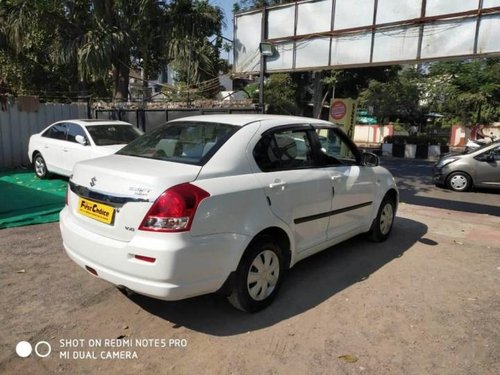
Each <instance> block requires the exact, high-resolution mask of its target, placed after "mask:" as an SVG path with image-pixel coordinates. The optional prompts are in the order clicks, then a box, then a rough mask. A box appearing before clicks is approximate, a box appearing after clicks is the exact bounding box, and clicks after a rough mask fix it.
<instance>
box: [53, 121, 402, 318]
mask: <svg viewBox="0 0 500 375" xmlns="http://www.w3.org/2000/svg"><path fill="white" fill-rule="evenodd" d="M397 205H398V190H397V188H396V184H395V182H394V178H393V177H392V175H391V174H390V173H389V172H388V171H387V170H386V169H384V168H382V167H380V166H378V158H377V156H375V155H373V154H369V153H361V152H360V151H359V150H358V149H357V147H356V146H355V145H354V143H353V142H352V141H351V140H350V139H349V138H348V137H347V136H346V135H345V134H344V133H343V132H342V131H341V130H340V128H339V127H338V126H336V125H334V124H332V123H329V122H326V121H321V120H315V119H310V118H302V117H290V116H271V115H260V114H258V115H209V116H197V117H189V118H184V119H178V120H175V121H171V122H169V123H167V124H165V125H163V126H160V127H158V128H156V129H155V130H153V131H151V132H149V133H146V134H145V135H143V136H141V137H139V138H138V139H136V140H135V141H132V142H131V143H130V144H129V145H128V146H126V147H124V148H123V149H122V150H120V151H119V152H117V153H116V154H114V155H111V156H108V157H104V158H99V159H94V160H89V161H85V162H81V163H78V164H76V166H75V168H74V171H73V175H72V177H71V178H70V181H69V187H68V198H67V204H66V206H65V208H64V209H63V211H62V212H61V220H60V228H61V233H62V238H63V243H64V247H65V249H66V252H67V254H68V255H69V257H70V258H71V259H73V260H74V261H75V262H76V263H77V264H78V265H80V266H81V267H82V268H84V269H86V270H87V271H88V272H90V273H91V274H93V275H95V276H98V277H100V278H102V279H104V280H107V281H109V282H111V283H113V284H115V285H117V286H118V287H120V288H121V289H130V290H133V291H135V292H138V293H140V294H144V295H147V296H151V297H155V298H159V299H164V300H179V299H183V298H187V297H192V296H197V295H201V294H206V293H212V292H216V291H219V292H222V293H225V294H226V295H227V296H228V299H229V301H230V302H231V303H232V304H233V305H234V306H235V307H237V308H238V309H241V310H244V311H248V312H254V311H258V310H260V309H262V308H264V307H266V306H267V305H269V303H271V301H272V300H273V299H274V298H275V296H276V294H277V292H278V289H279V287H280V284H281V282H282V280H283V276H284V274H285V272H286V270H287V269H289V268H290V267H292V266H293V265H295V264H296V263H297V262H298V261H300V260H301V259H304V258H306V257H308V256H310V255H312V254H314V253H317V252H319V251H321V250H324V249H327V248H329V247H330V246H332V245H334V244H336V243H339V242H341V241H344V240H346V239H348V238H350V237H353V236H356V235H358V234H361V233H367V235H368V237H369V238H370V239H372V240H375V241H382V240H385V239H386V238H387V237H388V236H389V234H390V232H391V228H392V224H393V220H394V216H395V213H396V209H397Z"/></svg>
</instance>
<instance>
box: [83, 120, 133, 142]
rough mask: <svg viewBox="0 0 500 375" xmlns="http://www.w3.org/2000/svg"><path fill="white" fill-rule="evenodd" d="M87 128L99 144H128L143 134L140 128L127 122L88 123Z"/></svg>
mask: <svg viewBox="0 0 500 375" xmlns="http://www.w3.org/2000/svg"><path fill="white" fill-rule="evenodd" d="M85 128H86V129H87V131H88V132H89V133H90V136H91V137H92V139H93V140H94V143H95V144H96V145H97V146H109V145H123V144H127V143H130V142H132V141H133V140H134V139H136V138H137V137H139V136H140V135H141V134H142V132H141V131H140V130H139V129H137V128H134V127H133V126H132V125H126V124H121V125H118V124H109V125H88V126H86V127H85Z"/></svg>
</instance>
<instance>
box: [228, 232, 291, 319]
mask: <svg viewBox="0 0 500 375" xmlns="http://www.w3.org/2000/svg"><path fill="white" fill-rule="evenodd" d="M284 270H285V266H284V256H283V250H282V249H281V248H280V247H279V245H278V244H277V243H276V242H275V241H274V240H273V239H272V237H269V236H263V237H259V238H257V239H255V240H254V241H253V242H252V243H251V244H250V246H249V248H248V249H247V251H246V252H245V254H244V255H243V258H242V259H241V261H240V264H239V266H238V269H237V270H236V275H235V278H234V285H233V290H232V292H231V294H230V295H229V297H228V300H229V302H230V303H231V304H232V305H233V306H234V307H236V308H237V309H238V310H242V311H246V312H257V311H259V310H262V309H264V308H265V307H267V306H269V304H270V303H271V302H272V301H273V300H274V298H275V296H276V294H277V292H278V289H279V286H280V284H281V280H282V277H283V273H284Z"/></svg>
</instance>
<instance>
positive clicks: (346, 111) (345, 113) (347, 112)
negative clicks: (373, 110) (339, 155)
mask: <svg viewBox="0 0 500 375" xmlns="http://www.w3.org/2000/svg"><path fill="white" fill-rule="evenodd" d="M356 107H357V102H356V100H353V99H332V101H331V103H330V118H329V120H330V121H331V122H334V123H336V124H338V125H340V126H342V128H343V130H344V133H346V134H347V136H348V137H349V138H351V139H353V138H354V121H356Z"/></svg>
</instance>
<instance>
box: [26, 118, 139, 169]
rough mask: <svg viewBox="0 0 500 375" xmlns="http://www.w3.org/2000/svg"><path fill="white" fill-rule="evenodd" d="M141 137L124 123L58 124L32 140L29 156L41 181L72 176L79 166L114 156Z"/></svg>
mask: <svg viewBox="0 0 500 375" xmlns="http://www.w3.org/2000/svg"><path fill="white" fill-rule="evenodd" d="M141 134H142V132H141V131H140V130H139V129H137V128H135V127H134V126H133V125H132V124H129V123H128V122H123V121H112V120H64V121H58V122H55V123H53V124H52V125H50V126H48V127H47V128H45V129H44V130H43V131H42V132H40V133H38V134H33V135H32V136H31V137H30V141H29V146H28V157H29V159H30V162H31V163H32V164H33V167H34V169H35V174H36V175H37V177H38V178H46V177H48V176H49V175H50V173H57V174H60V175H63V176H69V175H70V174H71V171H72V170H73V166H74V165H75V163H77V162H79V161H82V160H87V159H92V158H97V157H100V156H107V155H110V154H113V153H115V152H116V151H118V150H119V149H121V148H122V147H123V146H125V145H126V144H127V143H129V142H130V141H132V140H134V139H136V138H137V137H139V136H140V135H141Z"/></svg>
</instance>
